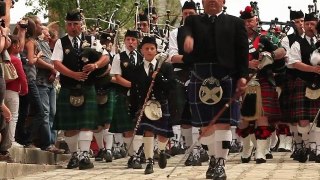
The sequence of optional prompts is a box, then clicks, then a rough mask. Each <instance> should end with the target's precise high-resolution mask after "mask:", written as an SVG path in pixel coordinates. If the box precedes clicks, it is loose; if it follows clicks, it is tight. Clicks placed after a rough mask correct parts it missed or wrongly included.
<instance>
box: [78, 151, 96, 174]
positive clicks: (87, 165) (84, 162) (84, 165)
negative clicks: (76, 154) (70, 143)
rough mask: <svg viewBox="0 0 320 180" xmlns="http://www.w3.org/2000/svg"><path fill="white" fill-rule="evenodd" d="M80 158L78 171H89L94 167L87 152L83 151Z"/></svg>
mask: <svg viewBox="0 0 320 180" xmlns="http://www.w3.org/2000/svg"><path fill="white" fill-rule="evenodd" d="M80 156H81V157H80V159H81V160H80V161H79V170H84V169H91V168H93V167H94V165H93V163H92V162H91V161H90V158H89V155H88V152H86V151H84V152H82V154H81V155H80Z"/></svg>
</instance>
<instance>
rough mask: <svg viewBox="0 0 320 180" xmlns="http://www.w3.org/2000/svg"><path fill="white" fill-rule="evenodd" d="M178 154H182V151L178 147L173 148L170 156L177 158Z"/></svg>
mask: <svg viewBox="0 0 320 180" xmlns="http://www.w3.org/2000/svg"><path fill="white" fill-rule="evenodd" d="M178 154H180V149H179V148H178V147H177V146H173V147H171V149H170V155H171V156H175V155H178Z"/></svg>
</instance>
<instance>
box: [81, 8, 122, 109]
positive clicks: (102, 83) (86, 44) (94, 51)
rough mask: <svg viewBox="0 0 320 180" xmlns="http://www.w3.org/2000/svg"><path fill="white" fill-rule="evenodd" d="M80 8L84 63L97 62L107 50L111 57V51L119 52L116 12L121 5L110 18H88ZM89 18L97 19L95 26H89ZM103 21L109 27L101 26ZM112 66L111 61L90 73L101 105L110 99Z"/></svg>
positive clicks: (90, 78) (89, 78)
mask: <svg viewBox="0 0 320 180" xmlns="http://www.w3.org/2000/svg"><path fill="white" fill-rule="evenodd" d="M78 9H79V11H80V13H81V16H82V24H83V26H82V34H83V37H84V38H82V39H80V41H81V42H82V43H81V44H82V46H81V52H80V59H81V61H82V62H83V65H86V64H95V63H96V62H97V61H99V60H100V58H101V57H102V56H103V55H104V54H106V52H108V53H109V57H110V58H112V55H111V51H112V50H114V52H113V53H114V54H115V53H117V52H118V48H116V47H115V46H116V45H118V43H117V42H118V27H119V24H120V22H118V21H117V20H116V19H115V18H114V17H115V13H116V12H117V11H118V9H119V5H116V9H115V10H114V11H113V13H112V14H111V16H110V18H108V20H104V19H102V17H101V16H97V18H86V17H85V16H84V13H83V10H82V9H81V8H80V6H79V4H78ZM87 20H93V21H95V23H94V25H93V27H91V28H88V27H87V23H86V21H87ZM101 22H102V23H108V28H107V29H104V30H103V29H102V28H101V26H100V23H101ZM92 37H94V38H92ZM92 39H93V41H92ZM110 44H112V45H110ZM110 58H109V60H110ZM110 67H111V66H110V62H109V63H107V64H106V65H104V66H103V67H99V68H97V69H95V70H94V71H92V72H90V73H89V76H88V79H87V81H90V82H92V83H94V85H95V89H96V95H97V96H96V99H97V103H98V104H99V105H103V104H106V102H107V100H108V97H107V88H108V86H109V85H110V83H111V79H112V77H111V76H110V74H109V71H110Z"/></svg>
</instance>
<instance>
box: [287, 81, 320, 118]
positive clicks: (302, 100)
mask: <svg viewBox="0 0 320 180" xmlns="http://www.w3.org/2000/svg"><path fill="white" fill-rule="evenodd" d="M294 84H295V86H294V89H293V94H292V109H293V111H291V120H292V122H298V121H299V120H309V121H310V122H312V121H313V120H314V118H315V116H316V114H317V112H318V110H319V108H320V100H319V99H316V100H311V99H308V98H307V97H305V89H306V83H305V82H304V81H303V80H302V79H300V78H297V79H296V80H295V82H294Z"/></svg>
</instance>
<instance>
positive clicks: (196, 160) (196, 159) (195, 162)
mask: <svg viewBox="0 0 320 180" xmlns="http://www.w3.org/2000/svg"><path fill="white" fill-rule="evenodd" d="M200 159H201V157H199V155H197V154H195V155H193V161H192V166H201V165H202V163H201V160H200Z"/></svg>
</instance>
